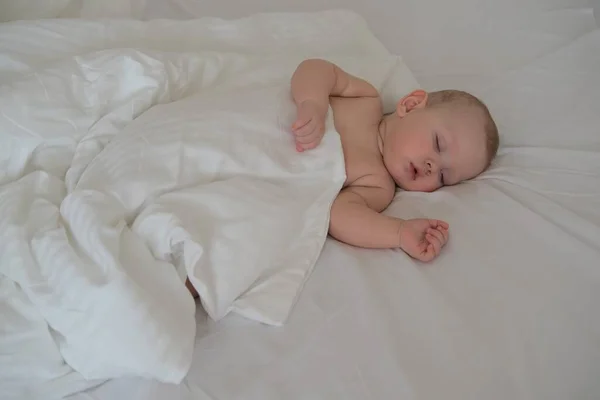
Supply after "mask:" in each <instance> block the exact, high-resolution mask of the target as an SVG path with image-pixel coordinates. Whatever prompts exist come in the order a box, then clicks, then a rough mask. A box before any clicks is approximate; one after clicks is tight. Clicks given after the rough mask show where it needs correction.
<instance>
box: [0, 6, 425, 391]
mask: <svg viewBox="0 0 600 400" xmlns="http://www.w3.org/2000/svg"><path fill="white" fill-rule="evenodd" d="M308 25H310V26H312V27H313V28H314V29H311V30H306V27H307V26H308ZM262 29H265V30H268V31H269V32H270V34H269V36H268V37H267V36H265V35H264V34H263V31H262ZM300 30H303V31H304V32H310V34H305V35H303V36H301V35H298V34H295V32H299V31H300ZM273 32H275V33H277V32H279V36H278V35H273ZM300 37H302V38H303V39H299V38H300ZM302 40H304V42H303V41H302ZM0 46H1V48H0V52H1V55H0V57H1V66H2V69H1V75H0V82H1V83H2V86H1V88H0V110H1V114H0V166H1V167H0V171H1V175H0V183H1V186H0V254H1V255H2V258H1V261H0V273H1V275H0V288H1V298H0V299H1V302H0V307H2V316H3V321H2V327H1V328H0V346H1V351H0V354H2V355H1V356H0V371H1V372H0V379H1V381H0V384H1V385H2V389H3V390H4V392H2V393H5V394H6V395H7V396H8V395H9V394H10V395H18V394H23V395H25V396H29V398H33V397H35V396H37V395H40V394H42V393H43V395H44V398H48V397H50V396H53V395H58V394H64V393H69V392H72V391H76V390H79V389H81V388H83V387H85V386H89V385H92V384H94V383H95V382H98V381H101V380H104V379H109V378H115V377H122V376H141V377H146V378H153V379H157V380H160V381H164V382H174V383H176V382H180V381H181V380H182V379H183V377H184V376H185V374H186V373H187V371H188V368H189V365H190V363H191V357H192V353H193V345H194V336H195V328H196V325H195V320H194V308H195V307H194V302H193V301H192V298H191V296H189V294H188V293H187V291H186V289H185V288H184V286H183V281H184V280H185V278H186V276H188V275H189V276H190V280H191V281H192V283H193V284H194V286H195V287H196V288H197V290H198V292H199V294H200V296H201V301H202V306H203V307H204V308H205V309H206V311H207V313H208V314H209V315H210V316H211V317H212V318H214V319H216V320H218V319H221V318H223V317H224V316H225V315H227V314H229V313H237V314H240V315H242V316H245V317H247V318H250V319H253V320H256V321H260V322H263V323H266V324H271V325H281V324H284V323H285V321H286V319H287V317H288V316H289V314H290V312H291V311H292V309H293V305H294V304H295V302H296V299H297V298H298V296H299V294H300V293H301V289H302V287H303V284H304V282H305V281H306V279H307V277H308V276H309V274H310V273H311V271H312V269H313V266H314V264H315V262H316V260H317V258H318V257H319V254H320V251H321V249H322V247H323V244H324V241H325V237H326V232H327V225H328V215H329V207H330V205H331V203H332V201H333V199H334V198H335V196H336V194H337V192H338V190H339V189H340V187H341V185H342V184H343V182H344V179H345V172H344V162H343V155H342V152H341V147H340V142H339V138H338V136H337V133H336V132H335V131H334V129H333V124H332V119H331V115H330V118H329V120H328V128H327V134H326V136H325V140H324V142H323V144H322V145H321V146H320V147H319V148H318V149H317V150H315V151H311V152H307V153H301V154H300V153H296V152H295V150H294V146H293V144H292V140H291V136H290V134H289V131H288V128H289V126H290V125H291V123H292V122H293V118H294V116H295V114H294V112H295V107H294V105H293V103H292V101H291V98H290V93H289V79H290V77H291V74H292V72H293V70H294V68H295V67H296V65H297V64H298V62H300V61H301V60H302V59H303V58H305V57H309V56H321V57H327V58H329V59H331V60H333V61H335V62H337V63H339V64H340V65H342V66H343V67H344V68H346V69H348V70H349V71H351V72H353V73H356V74H359V75H361V76H364V77H366V78H367V79H369V80H370V81H371V82H373V83H374V84H375V85H376V86H378V87H379V88H380V89H385V98H386V99H389V101H387V100H386V105H388V106H389V105H391V104H392V103H391V101H392V100H393V99H394V98H396V96H398V95H399V94H401V93H403V92H406V91H408V90H410V89H411V88H413V87H414V86H415V85H416V84H415V81H414V79H413V78H412V75H411V74H410V72H409V71H408V70H407V69H406V67H405V66H404V64H403V63H402V61H401V59H399V58H398V57H392V56H390V55H388V54H387V52H385V51H384V50H383V49H382V48H381V46H380V45H378V42H377V41H376V40H375V39H374V38H373V37H372V36H371V35H370V33H369V32H368V30H367V28H366V26H365V25H364V23H363V21H362V20H361V19H359V18H357V17H356V16H355V15H354V14H350V13H344V12H335V13H333V12H332V13H322V14H319V15H310V16H309V15H297V16H293V17H292V16H287V17H286V18H281V16H280V17H277V16H275V15H272V16H257V17H254V18H253V19H252V21H249V20H240V21H234V22H225V21H221V20H216V19H214V20H213V19H207V20H200V21H192V22H187V23H175V22H167V21H155V22H148V23H141V22H126V21H119V22H116V21H113V22H107V21H104V22H90V21H87V22H86V21H74V20H72V21H70V20H67V21H61V22H58V21H52V20H50V21H44V22H40V21H33V22H16V23H10V24H4V25H3V26H1V27H0ZM22 390H25V392H23V391H22Z"/></svg>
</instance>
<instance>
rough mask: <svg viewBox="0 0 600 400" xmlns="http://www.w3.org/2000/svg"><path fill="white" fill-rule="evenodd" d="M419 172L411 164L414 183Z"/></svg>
mask: <svg viewBox="0 0 600 400" xmlns="http://www.w3.org/2000/svg"><path fill="white" fill-rule="evenodd" d="M418 172H419V171H417V168H416V167H415V165H414V164H413V163H412V162H411V163H410V173H411V174H412V180H413V181H414V180H415V179H416V178H417V173H418Z"/></svg>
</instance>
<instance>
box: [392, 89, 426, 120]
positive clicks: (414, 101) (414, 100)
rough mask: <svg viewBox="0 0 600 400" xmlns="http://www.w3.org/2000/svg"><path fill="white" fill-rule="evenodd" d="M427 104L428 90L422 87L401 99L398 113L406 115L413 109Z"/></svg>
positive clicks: (397, 109) (397, 108)
mask: <svg viewBox="0 0 600 400" xmlns="http://www.w3.org/2000/svg"><path fill="white" fill-rule="evenodd" d="M426 105H427V92H426V91H424V90H421V89H417V90H413V91H412V92H410V93H409V94H407V95H406V96H404V97H403V98H401V99H400V101H399V102H398V105H397V106H396V113H397V114H398V116H399V117H404V116H405V115H406V114H408V113H409V112H411V111H412V110H415V109H418V108H424V107H425V106H426Z"/></svg>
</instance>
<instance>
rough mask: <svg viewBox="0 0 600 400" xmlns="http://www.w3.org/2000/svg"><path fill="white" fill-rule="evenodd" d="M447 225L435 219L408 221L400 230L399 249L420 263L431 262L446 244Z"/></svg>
mask: <svg viewBox="0 0 600 400" xmlns="http://www.w3.org/2000/svg"><path fill="white" fill-rule="evenodd" d="M448 228H449V226H448V224H447V223H446V222H444V221H439V220H437V219H409V220H406V221H404V222H403V223H402V227H401V228H400V248H401V249H402V250H404V251H405V252H406V253H407V254H408V255H409V256H411V257H413V258H416V259H417V260H420V261H431V260H433V259H434V258H435V257H437V256H438V254H440V251H441V250H442V247H444V245H445V244H446V242H448V235H449V233H448Z"/></svg>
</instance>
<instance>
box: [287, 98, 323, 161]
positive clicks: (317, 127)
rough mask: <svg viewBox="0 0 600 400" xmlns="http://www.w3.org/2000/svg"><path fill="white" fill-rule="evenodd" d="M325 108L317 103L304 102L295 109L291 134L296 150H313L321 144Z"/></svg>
mask: <svg viewBox="0 0 600 400" xmlns="http://www.w3.org/2000/svg"><path fill="white" fill-rule="evenodd" d="M326 116H327V108H325V109H323V107H322V106H320V105H319V104H318V103H316V102H314V101H312V100H306V101H303V102H302V103H300V105H298V108H297V115H296V121H295V122H294V123H293V124H292V133H293V134H294V136H295V139H296V150H297V151H304V150H309V149H314V148H315V147H317V146H318V145H319V143H321V139H323V135H324V134H325V117H326Z"/></svg>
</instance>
